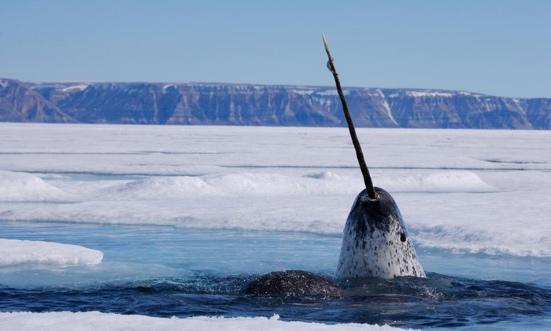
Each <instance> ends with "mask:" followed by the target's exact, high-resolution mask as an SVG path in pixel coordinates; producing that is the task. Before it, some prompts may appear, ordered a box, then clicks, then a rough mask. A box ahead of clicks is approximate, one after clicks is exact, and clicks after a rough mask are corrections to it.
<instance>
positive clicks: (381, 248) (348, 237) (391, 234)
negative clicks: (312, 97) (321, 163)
mask: <svg viewBox="0 0 551 331" xmlns="http://www.w3.org/2000/svg"><path fill="white" fill-rule="evenodd" d="M323 45H324V48H325V52H326V53H327V57H328V61H327V68H328V69H329V71H330V72H331V73H332V74H333V78H334V79H335V85H336V87H337V92H338V94H339V98H340V100H341V104H342V110H343V113H344V118H345V119H346V123H347V125H348V130H349V132H350V137H351V139H352V144H353V145H354V150H355V151H356V157H357V159H358V164H359V166H360V170H361V172H362V175H363V181H364V184H365V189H364V190H362V191H361V192H360V193H359V194H358V196H357V197H356V200H355V201H354V203H353V205H352V209H351V210H350V213H349V214H348V218H347V221H346V225H345V227H344V231H343V239H342V245H341V253H340V257H339V262H338V264H337V271H336V279H337V281H339V282H343V281H347V280H358V279H364V278H372V277H378V278H385V279H390V278H395V277H401V276H414V277H425V271H424V270H423V267H422V266H421V263H419V260H418V258H417V255H416V253H415V248H414V247H413V243H412V242H411V238H410V237H409V236H408V233H407V231H406V227H405V225H404V221H403V218H402V215H401V213H400V210H399V209H398V205H397V204H396V202H395V201H394V199H393V198H392V196H391V195H390V193H388V192H387V191H385V190H383V189H382V188H379V187H375V186H374V185H373V181H372V179H371V175H370V174H369V169H368V167H367V165H366V163H365V159H364V155H363V152H362V147H361V145H360V142H359V140H358V136H357V135H356V129H355V128H354V123H353V121H352V117H351V116H350V112H349V111H348V105H347V103H346V98H345V95H344V92H343V90H342V87H341V83H340V80H339V75H338V73H337V70H336V69H335V64H334V62H333V57H332V56H331V52H330V51H329V46H328V45H327V40H326V38H325V36H323ZM245 293H248V294H268V295H274V294H282V295H291V296H296V295H324V296H326V295H334V294H335V293H340V292H339V291H338V285H336V283H334V282H332V281H331V280H329V279H326V278H324V277H321V276H318V275H315V274H312V273H309V272H305V271H298V270H290V271H278V272H272V273H269V274H267V275H263V276H261V277H259V278H257V279H255V280H253V281H252V282H251V283H250V284H249V285H248V286H247V288H246V289H245Z"/></svg>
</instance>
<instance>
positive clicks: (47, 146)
mask: <svg viewBox="0 0 551 331" xmlns="http://www.w3.org/2000/svg"><path fill="white" fill-rule="evenodd" d="M357 131H358V135H359V138H360V141H361V142H362V145H363V148H364V154H365V156H366V160H367V163H368V165H369V167H370V170H371V172H372V176H373V181H374V183H375V185H376V186H379V187H382V188H384V189H386V190H387V191H389V192H390V193H391V194H392V195H393V197H394V198H395V200H396V201H397V203H398V205H399V206H400V210H401V212H402V214H403V216H404V219H405V222H406V226H407V228H408V230H409V231H410V232H411V236H412V238H413V240H414V241H415V242H416V244H417V245H420V246H424V247H434V248H443V249H448V250H451V251H457V252H473V253H478V252H483V253H488V254H511V255H517V256H551V241H550V240H549V239H548V238H549V237H551V222H550V220H549V215H551V132H549V131H507V130H493V131H485V130H420V129H412V130H408V129H358V130H357ZM0 155H1V157H0V170H1V171H0V220H9V221H52V220H54V221H62V222H75V223H109V224H160V225H173V226H178V227H195V228H241V229H254V230H286V231H307V232H316V233H329V234H340V233H341V232H342V228H343V226H344V222H345V220H346V217H347V214H348V212H349V208H350V206H351V205H352V202H353V201H354V198H355V196H356V194H357V193H358V192H359V191H360V190H361V189H362V182H363V181H362V177H361V174H360V171H359V170H358V168H357V161H356V159H355V154H354V150H353V147H352V144H351V142H350V138H349V136H348V132H347V130H346V128H268V127H222V126H216V127H214V126H211V127H209V126H117V125H72V124H71V125H65V124H64V125H47V124H0Z"/></svg>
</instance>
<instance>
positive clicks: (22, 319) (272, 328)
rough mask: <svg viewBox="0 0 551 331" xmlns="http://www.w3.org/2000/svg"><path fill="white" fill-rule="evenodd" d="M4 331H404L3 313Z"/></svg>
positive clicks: (267, 321)
mask: <svg viewBox="0 0 551 331" xmlns="http://www.w3.org/2000/svg"><path fill="white" fill-rule="evenodd" d="M0 329H1V330H18V331H26V330H29V331H30V330H32V331H34V330H42V331H64V330H67V331H108V330H109V331H117V330H120V331H123V330H124V331H140V330H144V331H145V330H147V331H156V330H159V331H161V330H162V331H164V330H182V331H183V330H190V331H202V330H219V331H247V330H251V331H252V330H254V331H256V330H263V331H276V330H295V331H331V330H339V331H348V330H363V331H370V330H377V331H379V330H380V331H389V330H402V329H398V328H394V327H390V326H388V325H383V326H378V325H369V324H356V323H350V324H321V323H307V322H286V321H281V320H280V319H279V316H278V315H274V316H272V317H271V318H266V317H254V318H252V317H248V318H247V317H235V318H222V317H190V318H175V317H173V318H159V317H149V316H143V315H118V314H108V313H100V312H95V311H92V312H79V313H71V312H51V313H30V312H20V313H19V312H18V313H0Z"/></svg>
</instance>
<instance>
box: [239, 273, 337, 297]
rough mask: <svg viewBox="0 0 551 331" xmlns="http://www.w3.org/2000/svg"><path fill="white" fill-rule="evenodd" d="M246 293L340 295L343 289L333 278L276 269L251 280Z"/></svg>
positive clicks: (294, 295) (288, 295)
mask: <svg viewBox="0 0 551 331" xmlns="http://www.w3.org/2000/svg"><path fill="white" fill-rule="evenodd" d="M243 292H244V293H245V294H252V295H264V296H279V295H283V296H285V297H305V296H307V297H325V298H328V297H332V298H335V297H340V296H341V289H340V288H339V287H338V285H337V284H336V283H334V282H333V281H332V280H331V279H329V278H326V277H323V276H319V275H316V274H314V273H311V272H307V271H302V270H288V271H274V272H271V273H269V274H266V275H263V276H260V277H258V278H256V279H254V280H253V281H251V282H250V283H249V284H248V285H247V286H246V287H245V289H244V290H243Z"/></svg>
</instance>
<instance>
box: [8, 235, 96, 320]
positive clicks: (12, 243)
mask: <svg viewBox="0 0 551 331" xmlns="http://www.w3.org/2000/svg"><path fill="white" fill-rule="evenodd" d="M102 259H103V253H102V252H100V251H96V250H93V249H89V248H85V247H81V246H76V245H67V244H59V243H52V242H45V241H29V240H11V239H0V267H6V266H12V265H18V264H46V265H54V266H67V265H83V264H99V263H101V260H102ZM0 329H1V328H0ZM6 330H7V329H6Z"/></svg>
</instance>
